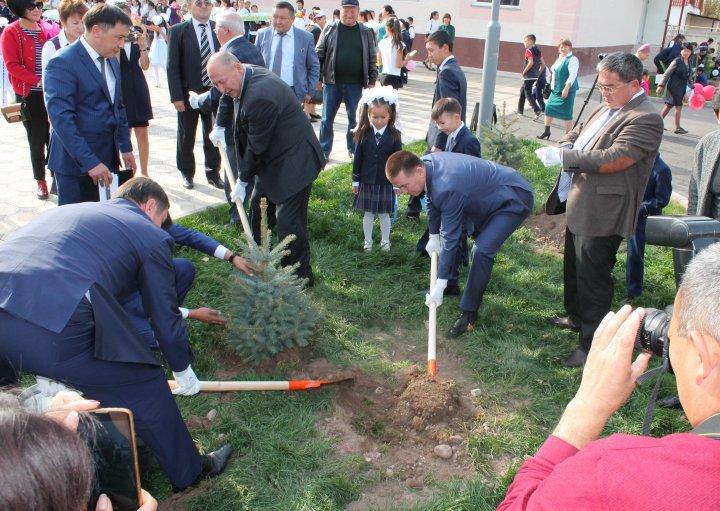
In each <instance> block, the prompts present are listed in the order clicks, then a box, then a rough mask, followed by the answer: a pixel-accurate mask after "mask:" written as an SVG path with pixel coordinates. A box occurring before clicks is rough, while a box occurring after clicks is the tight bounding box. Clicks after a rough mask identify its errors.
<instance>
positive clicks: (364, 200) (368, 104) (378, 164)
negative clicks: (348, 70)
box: [352, 86, 402, 251]
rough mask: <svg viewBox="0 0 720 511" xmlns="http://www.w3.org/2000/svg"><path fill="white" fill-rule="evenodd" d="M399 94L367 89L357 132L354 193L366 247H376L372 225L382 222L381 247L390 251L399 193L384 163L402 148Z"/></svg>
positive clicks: (389, 90)
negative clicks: (391, 227)
mask: <svg viewBox="0 0 720 511" xmlns="http://www.w3.org/2000/svg"><path fill="white" fill-rule="evenodd" d="M397 100H398V94H397V91H396V90H394V89H393V88H392V87H389V86H388V87H376V88H372V89H366V90H365V92H363V95H362V97H361V98H360V112H359V114H358V119H359V124H358V127H357V129H356V130H355V143H356V145H357V147H356V149H355V158H354V160H353V172H352V191H353V194H355V204H354V206H355V209H357V210H359V211H362V212H364V216H363V233H364V234H365V242H364V248H365V251H370V250H371V249H372V246H373V238H372V232H373V224H374V223H375V217H376V216H377V217H378V218H379V220H380V234H381V240H380V248H381V249H382V250H384V251H388V250H390V214H391V213H392V212H393V209H394V207H395V197H396V196H397V194H398V191H397V190H395V189H393V186H392V185H391V184H390V181H388V179H387V177H385V163H386V162H387V160H388V158H390V155H391V154H393V153H394V152H396V151H400V150H401V149H402V139H401V136H400V131H399V130H398V129H397V128H396V127H395V122H396V119H397Z"/></svg>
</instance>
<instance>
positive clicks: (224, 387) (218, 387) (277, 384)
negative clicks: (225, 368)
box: [168, 377, 353, 392]
mask: <svg viewBox="0 0 720 511" xmlns="http://www.w3.org/2000/svg"><path fill="white" fill-rule="evenodd" d="M351 380H353V378H352V377H348V378H340V379H338V380H285V381H201V382H200V392H247V391H261V390H308V389H316V388H319V387H322V386H323V385H333V384H336V383H341V382H345V381H351ZM168 385H169V386H170V390H175V389H176V388H178V384H177V382H176V381H175V380H168Z"/></svg>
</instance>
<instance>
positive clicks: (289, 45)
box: [268, 27, 295, 87]
mask: <svg viewBox="0 0 720 511" xmlns="http://www.w3.org/2000/svg"><path fill="white" fill-rule="evenodd" d="M293 32H294V30H293V28H292V27H291V28H290V30H288V31H287V33H286V34H285V35H284V36H283V37H280V36H279V35H278V33H277V30H275V29H274V28H273V29H272V45H271V46H270V62H268V69H272V68H273V64H274V63H275V52H277V47H278V44H279V43H280V41H281V40H282V45H283V47H282V68H281V69H280V78H282V80H283V82H285V83H287V84H288V85H289V86H290V87H292V86H293V85H295V80H294V78H293V63H294V61H295V34H294V33H293Z"/></svg>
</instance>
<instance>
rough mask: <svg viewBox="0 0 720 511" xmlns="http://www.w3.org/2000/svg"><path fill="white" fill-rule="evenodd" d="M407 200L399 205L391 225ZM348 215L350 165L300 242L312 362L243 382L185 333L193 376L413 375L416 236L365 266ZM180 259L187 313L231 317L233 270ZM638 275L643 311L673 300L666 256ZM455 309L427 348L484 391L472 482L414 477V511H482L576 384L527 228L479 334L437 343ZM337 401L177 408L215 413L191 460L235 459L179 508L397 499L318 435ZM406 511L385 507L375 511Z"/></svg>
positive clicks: (219, 340)
mask: <svg viewBox="0 0 720 511" xmlns="http://www.w3.org/2000/svg"><path fill="white" fill-rule="evenodd" d="M535 147H536V146H535V144H534V143H532V142H527V143H526V150H527V156H526V161H525V165H524V167H523V168H522V169H520V170H521V172H522V173H523V174H524V175H525V176H526V177H527V178H528V179H529V180H530V181H531V182H532V183H533V185H534V187H535V189H536V210H540V208H541V205H542V204H543V203H544V200H545V198H546V196H547V194H548V193H549V191H550V188H551V186H552V184H553V182H554V176H555V171H554V170H552V169H550V170H548V169H545V168H544V167H542V165H541V164H540V163H539V161H537V159H536V158H535V157H534V155H533V154H532V149H534V148H535ZM411 149H415V150H419V149H420V146H418V145H415V146H412V147H411ZM406 200H407V199H406V198H403V199H401V206H400V211H404V205H405V203H406ZM351 204H352V194H351V192H350V165H341V166H339V167H336V168H333V169H330V170H326V171H324V172H322V174H321V175H320V178H319V179H318V181H317V182H316V184H315V186H314V188H313V194H312V198H311V201H310V219H309V225H310V238H311V245H312V250H313V267H314V270H315V274H316V277H317V279H318V280H317V284H316V286H315V287H314V288H313V289H312V290H310V291H308V292H309V295H310V297H311V299H312V301H313V302H314V303H315V304H316V305H317V307H318V308H319V309H320V310H321V311H322V314H323V316H324V320H323V323H322V324H321V327H320V328H319V329H318V331H317V333H316V335H315V336H314V338H313V342H312V345H311V346H312V350H305V351H303V352H302V354H303V358H302V359H297V358H295V359H292V358H288V359H283V360H281V361H280V362H279V363H278V364H277V366H276V367H275V368H274V369H268V368H266V367H262V368H254V367H252V366H249V365H245V364H242V363H241V362H239V361H238V359H237V357H234V356H233V352H232V350H231V349H230V348H228V347H227V331H226V330H225V329H224V328H221V327H211V326H206V325H201V324H192V323H191V324H190V327H189V329H190V334H191V339H192V344H193V347H194V350H195V362H194V363H193V367H194V368H195V371H196V373H197V374H198V375H199V377H200V378H201V379H229V375H230V376H232V377H235V378H239V379H252V378H255V377H261V378H264V379H270V378H272V377H273V376H274V377H276V378H280V379H285V377H287V376H288V375H290V374H291V373H292V372H293V371H298V370H301V369H302V366H303V364H304V363H305V362H306V359H307V358H312V357H320V356H321V357H324V358H326V359H327V360H329V361H330V362H332V363H333V364H336V365H339V366H350V365H352V366H356V367H359V368H361V369H362V370H363V371H364V372H365V373H367V374H368V375H370V376H372V377H374V378H377V379H379V380H381V379H390V380H392V377H393V374H395V373H396V372H397V371H398V370H399V369H401V368H403V367H406V366H408V365H410V364H411V363H418V364H420V365H421V366H424V357H423V356H422V344H423V343H424V342H425V337H424V335H425V334H424V333H423V321H424V320H425V319H426V318H427V309H426V307H425V305H424V303H423V302H424V294H423V293H422V291H423V290H424V289H425V288H426V287H427V280H428V266H429V264H428V259H426V258H420V257H419V256H418V255H417V254H416V253H415V251H414V247H415V242H416V240H417V238H418V236H419V235H420V234H421V233H422V229H423V228H424V226H418V225H416V224H413V223H412V222H409V221H407V220H405V219H403V218H402V217H400V218H399V220H398V221H397V222H396V223H395V224H394V226H393V231H392V236H391V239H392V243H393V245H392V250H391V251H390V253H383V252H380V251H379V250H375V251H373V252H372V253H370V254H366V253H364V252H363V250H362V224H361V217H360V215H359V214H358V213H356V212H354V211H353V210H352V208H351ZM680 212H681V208H680V207H679V206H676V205H673V206H671V207H669V208H668V209H667V210H666V213H668V214H672V213H676V214H679V213H680ZM181 223H182V224H185V225H188V226H191V227H193V228H196V229H198V230H201V231H203V232H206V233H208V234H209V235H212V236H214V237H216V238H217V239H219V240H220V241H221V242H222V243H224V244H225V245H226V246H231V247H232V246H234V245H235V242H234V240H236V239H237V236H238V234H237V232H236V230H235V229H233V228H230V227H227V226H226V224H227V212H226V208H225V207H221V208H217V209H214V210H210V211H207V212H205V213H202V214H198V215H193V216H190V217H187V218H184V219H182V220H181ZM376 236H379V232H378V231H377V227H376ZM180 255H181V256H183V257H189V258H191V259H193V260H194V262H195V263H196V266H197V269H198V275H197V281H196V283H195V286H194V288H193V290H192V291H191V293H190V295H189V296H188V299H187V303H188V304H189V305H190V306H191V307H192V306H201V305H206V306H211V307H215V308H217V309H220V310H222V311H224V312H225V313H227V314H232V310H229V307H230V306H229V304H228V303H227V302H226V300H225V299H224V286H225V284H224V283H223V280H222V277H224V276H226V275H228V274H229V272H230V268H229V265H228V264H227V263H222V262H220V261H217V260H208V258H207V257H204V256H203V255H202V254H197V253H193V252H191V251H186V250H181V251H180ZM646 261H647V266H646V292H645V294H644V295H643V296H642V297H641V300H640V303H642V304H643V305H644V306H649V307H658V308H662V307H664V306H665V305H667V304H669V303H671V302H672V297H673V295H674V280H673V273H672V258H671V253H670V249H666V248H659V247H648V249H647V257H646ZM218 275H219V276H220V277H221V279H217V276H218ZM615 280H616V298H617V300H620V298H621V297H622V296H623V292H624V287H625V256H624V253H621V255H620V256H619V258H618V264H617V266H616V269H615ZM457 302H458V300H457V298H449V299H446V300H445V303H444V304H443V306H442V307H441V308H440V309H439V313H438V324H439V339H440V340H439V342H440V343H441V347H442V349H444V350H450V351H452V352H453V353H454V354H456V355H457V358H458V360H459V361H460V362H459V365H458V369H457V373H458V377H459V376H460V373H461V372H462V377H463V378H464V379H465V380H467V382H469V384H471V385H472V386H471V388H478V389H480V391H481V392H480V394H479V396H478V397H475V398H473V399H474V400H475V411H474V417H473V418H471V419H469V420H467V421H466V422H465V424H464V428H463V431H462V432H461V433H462V435H463V436H464V438H465V442H466V443H465V449H466V452H467V458H468V460H469V462H468V465H469V467H470V468H469V469H468V470H467V473H466V474H463V477H459V478H458V477H456V478H451V479H447V480H440V479H436V478H434V477H432V475H428V476H426V477H425V480H424V490H423V491H422V493H421V492H420V491H419V490H418V491H417V496H418V499H417V500H418V502H417V503H415V504H414V505H412V506H411V507H412V508H413V509H428V510H471V509H472V510H474V509H494V507H495V506H496V505H497V504H498V503H499V501H500V500H501V499H502V497H503V495H504V493H505V489H506V488H507V485H508V484H509V482H510V481H511V480H512V477H513V475H514V473H515V472H516V470H517V468H518V467H519V465H520V464H521V463H522V460H523V456H524V455H526V454H532V453H533V452H534V451H535V450H536V449H537V448H538V447H539V445H540V444H541V443H542V442H543V440H544V439H545V437H546V436H547V435H548V433H549V432H550V431H551V429H552V428H553V426H554V424H555V422H556V421H557V419H558V418H559V416H560V414H561V413H562V410H563V407H564V405H565V404H566V403H567V402H568V400H569V399H570V397H571V396H572V394H573V392H574V390H575V389H576V388H577V385H578V383H579V380H580V375H581V373H580V371H579V370H571V369H565V368H563V367H561V366H560V364H559V360H560V359H561V358H562V357H563V356H565V355H566V354H568V353H569V352H570V351H571V350H572V349H574V347H575V346H576V342H577V341H576V336H575V335H574V334H573V333H571V332H567V331H561V330H557V329H551V328H550V327H548V325H547V324H546V317H547V316H550V315H553V314H556V313H559V312H561V311H562V256H561V255H560V254H558V253H557V251H554V250H552V249H549V248H548V247H545V246H542V245H540V244H539V243H538V242H537V241H536V240H535V236H534V234H533V232H532V231H530V230H529V229H528V228H525V227H523V228H521V229H520V230H519V231H518V232H516V233H515V234H514V235H513V237H512V238H511V239H510V240H509V241H508V242H507V243H506V244H505V245H504V247H503V249H502V250H501V251H500V253H499V254H498V256H497V259H496V263H495V267H494V270H493V278H492V281H491V282H490V286H489V288H488V291H487V293H486V295H485V298H484V301H483V305H482V307H481V309H480V317H479V320H478V323H477V329H476V331H475V332H472V333H470V334H467V335H465V336H463V337H461V338H460V339H458V340H446V339H444V332H445V331H446V330H447V329H448V328H449V327H450V325H451V323H452V321H453V320H454V319H455V316H456V315H457ZM378 331H380V332H382V331H385V332H392V335H391V336H389V337H391V339H390V340H389V341H387V342H379V341H378V340H377V336H376V335H371V333H373V332H375V333H377V332H378ZM411 344H412V345H419V351H417V350H416V351H415V352H413V351H412V350H404V349H403V348H404V347H407V346H409V345H411ZM415 356H417V358H413V357H415ZM438 365H439V367H440V371H441V374H442V375H443V376H444V377H445V378H453V377H454V375H453V374H443V358H442V355H441V356H439V359H438ZM664 385H665V387H666V390H667V391H668V392H670V391H672V390H673V389H674V384H673V381H672V379H671V378H670V377H667V378H666V381H665V382H664ZM648 386H649V385H648ZM649 392H650V389H649V388H641V389H638V391H637V392H636V393H635V394H634V395H633V397H632V398H631V400H630V402H629V403H628V405H627V406H625V407H624V408H623V409H622V410H621V411H620V412H619V413H618V414H616V416H615V417H613V419H612V420H611V421H610V422H609V424H608V426H607V428H606V433H612V432H618V431H622V432H628V433H639V432H640V429H641V423H642V419H643V414H644V408H645V403H646V401H647V397H648V395H649ZM336 396H337V390H336V389H332V388H329V389H327V390H319V391H311V392H305V393H294V394H293V393H244V394H241V393H237V394H227V395H212V394H206V395H198V396H194V397H179V398H178V403H179V404H180V407H181V410H182V412H183V415H184V416H185V417H186V418H188V417H190V416H193V415H194V416H200V417H204V416H205V414H206V413H207V412H208V411H209V410H211V409H216V410H218V412H219V416H218V419H216V420H215V421H214V422H213V423H212V425H211V426H210V427H196V428H191V432H192V433H193V437H194V438H195V439H196V441H197V443H198V444H199V445H200V446H201V448H203V449H206V450H211V449H214V448H217V447H218V446H219V445H220V444H222V443H224V442H227V441H230V442H232V443H233V445H234V446H235V447H236V452H237V454H236V455H235V457H234V459H233V461H232V464H231V466H230V467H229V469H228V471H227V472H226V473H225V474H224V475H223V476H222V477H220V478H218V479H215V480H212V481H210V482H207V483H205V484H203V485H202V486H201V487H200V488H199V489H197V490H194V491H192V492H190V493H189V494H188V495H185V496H183V497H182V499H181V500H182V501H187V502H188V503H189V509H194V510H205V509H207V510H218V511H220V510H228V511H229V510H239V509H253V510H254V509H262V510H266V509H267V510H278V511H287V510H308V511H310V510H312V511H316V510H317V511H319V510H335V509H338V510H339V509H344V508H345V507H346V506H348V505H350V504H351V503H352V502H353V501H355V500H357V499H359V498H361V496H362V495H363V494H364V492H372V491H374V489H375V488H378V487H379V486H382V485H385V486H392V485H395V486H397V487H402V485H403V481H402V480H398V477H397V476H393V475H391V474H388V473H385V472H379V471H378V470H376V469H374V468H373V465H372V463H369V462H368V461H366V460H365V458H364V457H362V456H357V455H346V454H341V453H339V452H337V451H336V449H335V448H334V445H335V444H334V442H335V441H337V439H336V440H333V439H332V438H330V437H328V436H327V435H325V434H323V433H321V429H319V428H318V424H319V422H320V421H321V418H322V417H325V416H327V415H328V414H329V413H331V412H332V410H333V408H334V399H335V398H336ZM686 429H688V426H687V424H686V422H685V421H684V418H683V416H682V415H681V413H680V412H677V411H672V410H659V411H657V413H656V419H655V422H654V431H653V433H654V434H656V435H661V434H665V433H668V432H671V431H679V430H686ZM389 447H390V446H388V448H389ZM428 455H429V456H432V452H430V453H428ZM145 486H146V487H147V488H148V489H149V490H150V491H151V492H152V493H153V494H154V495H156V496H157V497H158V498H167V497H169V496H170V487H169V485H168V483H167V481H166V480H165V479H164V477H163V476H162V475H160V474H159V473H155V474H152V475H151V476H150V479H149V480H148V481H147V482H146V483H145ZM407 491H408V492H411V493H412V492H413V491H414V490H407ZM407 507H408V506H407V505H405V504H399V507H396V508H393V506H392V505H390V504H388V505H386V506H383V507H382V508H383V509H388V508H393V509H405V508H407Z"/></svg>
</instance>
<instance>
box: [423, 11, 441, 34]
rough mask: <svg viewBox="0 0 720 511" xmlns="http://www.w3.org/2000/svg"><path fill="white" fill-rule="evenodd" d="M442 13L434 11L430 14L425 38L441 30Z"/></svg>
mask: <svg viewBox="0 0 720 511" xmlns="http://www.w3.org/2000/svg"><path fill="white" fill-rule="evenodd" d="M441 24H442V23H440V13H439V12H438V11H433V12H431V13H430V19H429V20H428V22H427V31H426V34H425V37H427V36H429V35H430V34H432V33H433V32H435V31H436V30H437V29H438V28H440V25H441Z"/></svg>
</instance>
